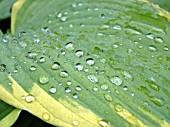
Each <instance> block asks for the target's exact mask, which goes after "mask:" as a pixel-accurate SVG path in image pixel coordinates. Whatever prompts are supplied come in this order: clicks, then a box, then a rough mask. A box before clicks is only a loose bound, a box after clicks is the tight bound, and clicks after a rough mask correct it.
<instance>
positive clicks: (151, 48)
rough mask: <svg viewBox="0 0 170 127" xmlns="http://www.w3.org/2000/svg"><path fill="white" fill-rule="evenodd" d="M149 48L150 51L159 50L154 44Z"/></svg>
mask: <svg viewBox="0 0 170 127" xmlns="http://www.w3.org/2000/svg"><path fill="white" fill-rule="evenodd" d="M148 50H149V51H150V52H156V51H157V49H156V47H155V46H154V45H150V46H149V47H148Z"/></svg>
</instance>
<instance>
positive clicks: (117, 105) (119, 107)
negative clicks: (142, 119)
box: [114, 103, 123, 112]
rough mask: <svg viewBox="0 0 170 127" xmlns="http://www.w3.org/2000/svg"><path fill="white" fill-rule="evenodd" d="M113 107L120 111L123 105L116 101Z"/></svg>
mask: <svg viewBox="0 0 170 127" xmlns="http://www.w3.org/2000/svg"><path fill="white" fill-rule="evenodd" d="M114 108H115V110H116V111H117V112H121V111H122V110H123V107H122V105H121V104H119V103H117V104H115V105H114Z"/></svg>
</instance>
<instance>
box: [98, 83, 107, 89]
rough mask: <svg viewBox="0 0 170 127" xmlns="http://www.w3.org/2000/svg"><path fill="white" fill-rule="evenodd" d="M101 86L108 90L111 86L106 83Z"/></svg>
mask: <svg viewBox="0 0 170 127" xmlns="http://www.w3.org/2000/svg"><path fill="white" fill-rule="evenodd" d="M100 87H101V89H102V90H107V89H108V88H109V85H108V84H106V83H105V84H102V85H101V86H100Z"/></svg>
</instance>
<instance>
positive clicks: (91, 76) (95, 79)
mask: <svg viewBox="0 0 170 127" xmlns="http://www.w3.org/2000/svg"><path fill="white" fill-rule="evenodd" d="M87 78H88V79H89V80H90V81H91V82H92V83H97V82H98V77H97V76H95V75H88V76H87Z"/></svg>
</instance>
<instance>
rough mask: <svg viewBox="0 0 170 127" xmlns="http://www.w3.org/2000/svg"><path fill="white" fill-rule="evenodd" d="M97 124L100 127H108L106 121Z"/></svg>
mask: <svg viewBox="0 0 170 127" xmlns="http://www.w3.org/2000/svg"><path fill="white" fill-rule="evenodd" d="M98 123H99V125H100V126H101V127H109V122H108V121H107V120H100V121H99V122H98Z"/></svg>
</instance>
